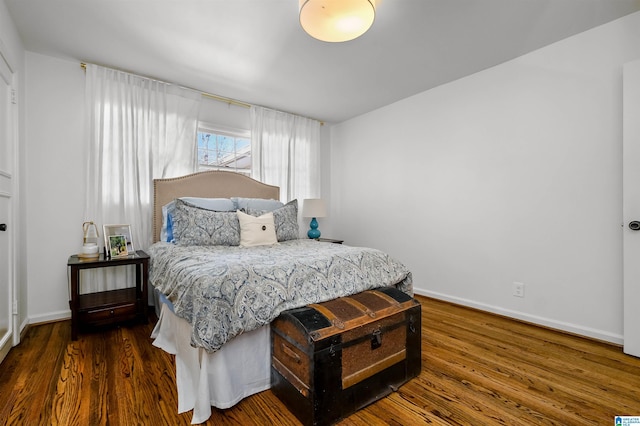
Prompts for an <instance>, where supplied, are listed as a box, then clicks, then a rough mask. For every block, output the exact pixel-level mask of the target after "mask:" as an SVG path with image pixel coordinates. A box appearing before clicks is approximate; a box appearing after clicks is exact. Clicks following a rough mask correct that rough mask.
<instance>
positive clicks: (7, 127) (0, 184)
mask: <svg viewBox="0 0 640 426" xmlns="http://www.w3.org/2000/svg"><path fill="white" fill-rule="evenodd" d="M1 53H2V52H0V362H1V361H2V360H3V359H4V357H5V356H6V354H7V353H8V352H9V349H10V348H11V346H12V345H13V339H12V338H13V294H12V293H13V240H12V235H13V232H12V229H11V214H12V196H13V175H12V172H13V167H14V165H15V159H14V149H13V139H12V138H13V125H14V121H13V116H12V104H11V78H12V75H11V72H10V69H9V67H8V65H7V63H6V62H5V61H4V59H3V56H2V55H1Z"/></svg>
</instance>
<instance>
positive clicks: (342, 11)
mask: <svg viewBox="0 0 640 426" xmlns="http://www.w3.org/2000/svg"><path fill="white" fill-rule="evenodd" d="M299 5H300V25H302V28H303V29H304V30H305V31H306V32H307V34H309V35H310V36H311V37H313V38H315V39H318V40H322V41H327V42H342V41H349V40H353V39H354V38H358V37H360V36H361V35H362V34H364V33H366V32H367V30H368V29H369V28H371V25H373V21H374V20H375V17H376V0H299Z"/></svg>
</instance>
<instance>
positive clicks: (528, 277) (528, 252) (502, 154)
mask: <svg viewBox="0 0 640 426" xmlns="http://www.w3.org/2000/svg"><path fill="white" fill-rule="evenodd" d="M639 56H640V13H636V14H633V15H630V16H627V17H625V18H623V19H620V20H618V21H615V22H613V23H610V24H607V25H604V26H602V27H599V28H596V29H593V30H591V31H588V32H586V33H582V34H579V35H577V36H574V37H572V38H569V39H566V40H564V41H561V42H559V43H556V44H554V45H551V46H549V47H546V48H543V49H541V50H539V51H536V52H533V53H531V54H528V55H526V56H523V57H520V58H518V59H516V60H513V61H510V62H507V63H504V64H502V65H499V66H496V67H494V68H491V69H488V70H485V71H483V72H480V73H477V74H475V75H472V76H469V77H466V78H463V79H461V80H458V81H456V82H453V83H451V84H447V85H444V86H441V87H438V88H435V89H433V90H429V91H427V92H424V93H421V94H418V95H415V96H413V97H411V98H408V99H405V100H403V101H400V102H397V103H395V104H392V105H389V106H387V107H384V108H381V109H379V110H376V111H373V112H371V113H368V114H366V115H363V116H360V117H357V118H355V119H352V120H350V121H347V122H344V123H341V124H339V125H336V126H333V127H332V133H331V194H332V199H331V212H330V214H331V218H330V219H329V220H328V222H330V223H329V224H327V225H325V229H328V230H329V232H330V233H331V236H332V237H334V238H344V239H345V240H346V242H347V243H349V244H352V245H368V246H374V247H378V248H380V249H383V250H385V251H388V252H389V253H391V254H392V255H394V256H396V257H397V258H399V259H400V260H402V261H403V262H405V263H406V264H407V266H408V267H409V268H410V269H411V270H412V272H413V276H414V285H415V288H416V291H417V292H418V293H421V294H426V295H430V296H434V297H438V298H442V299H445V300H450V301H454V302H458V303H463V304H467V305H470V306H475V307H480V308H482V309H487V310H489V311H494V312H498V313H502V314H507V315H510V316H513V317H516V318H522V319H525V320H530V321H534V322H537V323H540V324H545V325H550V326H553V327H557V328H560V329H565V330H569V331H573V332H577V333H581V334H584V335H588V336H592V337H596V338H601V339H604V340H608V341H612V342H618V343H620V342H621V341H622V269H621V268H622V266H621V264H622V248H621V245H622V238H621V217H622V216H621V205H622V188H621V185H622V183H621V182H622V181H621V164H622V126H621V122H622V111H621V110H622V64H624V63H625V62H628V61H630V60H632V59H635V58H638V57H639ZM388 84H392V83H388ZM513 282H522V283H524V284H525V297H524V298H517V297H514V296H513V295H512V283H513Z"/></svg>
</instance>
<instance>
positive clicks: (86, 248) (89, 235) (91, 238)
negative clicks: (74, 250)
mask: <svg viewBox="0 0 640 426" xmlns="http://www.w3.org/2000/svg"><path fill="white" fill-rule="evenodd" d="M82 233H83V238H82V250H81V251H80V253H78V257H81V258H84V259H97V258H98V257H99V256H100V253H99V252H98V236H99V235H98V227H97V226H96V224H95V223H93V222H84V223H83V224H82Z"/></svg>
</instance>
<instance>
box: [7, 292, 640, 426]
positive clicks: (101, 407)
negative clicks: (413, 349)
mask: <svg viewBox="0 0 640 426" xmlns="http://www.w3.org/2000/svg"><path fill="white" fill-rule="evenodd" d="M419 300H420V301H421V303H422V312H423V320H422V334H423V345H422V364H423V367H422V373H421V374H420V376H419V377H418V378H417V379H414V380H412V381H411V382H409V383H407V384H406V385H404V386H402V387H401V388H400V389H399V390H398V392H395V393H393V394H392V395H390V396H389V397H387V398H385V399H383V400H381V401H379V402H377V403H375V404H373V405H371V406H369V407H367V408H365V409H363V410H361V411H359V412H358V413H356V414H354V415H352V416H351V417H349V418H347V419H345V420H343V421H342V422H341V423H340V424H341V425H417V424H436V425H483V424H487V425H494V424H505V425H529V424H534V425H540V424H541V425H613V424H614V421H613V419H614V416H615V415H640V359H638V358H634V357H631V356H627V355H624V354H623V353H622V350H621V349H620V348H619V347H616V346H612V345H607V344H603V343H599V342H594V341H591V340H587V339H582V338H579V337H575V336H570V335H566V334H562V333H557V332H554V331H550V330H546V329H543V328H538V327H535V326H531V325H527V324H523V323H520V322H516V321H512V320H509V319H505V318H502V317H498V316H494V315H491V314H487V313H483V312H479V311H475V310H471V309H467V308H463V307H459V306H455V305H451V304H448V303H444V302H439V301H436V300H433V299H427V298H422V297H419ZM152 327H153V324H152V323H150V324H147V325H135V326H123V327H120V328H113V329H110V330H107V331H103V332H98V333H84V334H80V337H79V339H78V340H77V341H71V339H70V334H71V327H70V323H69V322H68V321H63V322H58V323H53V324H46V325H39V326H34V327H31V328H30V329H29V330H28V333H27V335H26V337H25V339H24V341H23V342H22V343H21V344H20V345H19V346H18V347H16V348H13V349H12V350H11V352H10V353H9V355H8V356H7V358H6V359H5V361H4V362H3V363H2V364H1V365H0V424H9V425H29V426H31V425H83V426H84V425H91V426H93V425H107V424H109V425H127V426H129V425H154V426H155V425H165V424H166V425H182V424H184V425H188V424H190V420H191V413H190V412H189V413H185V414H182V415H178V414H177V408H176V407H177V395H176V392H175V389H176V387H175V366H174V361H173V357H172V356H171V355H168V354H166V353H165V352H163V351H161V350H160V349H157V348H155V347H153V346H151V339H150V338H149V334H150V332H151V329H152ZM207 424H211V425H213V424H215V425H267V424H279V425H281V424H298V422H297V421H296V419H295V418H294V417H293V416H292V415H291V414H290V413H289V412H288V411H287V409H286V408H285V407H284V406H283V405H282V404H281V403H280V402H279V401H278V399H276V398H275V397H274V396H273V395H272V394H271V392H270V391H266V392H262V393H260V394H258V395H254V396H252V397H249V398H246V399H245V400H243V401H242V402H240V403H239V404H238V405H236V406H235V407H233V408H231V409H228V410H224V411H222V410H215V409H214V412H213V415H212V417H211V419H210V420H209V422H208V423H207Z"/></svg>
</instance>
